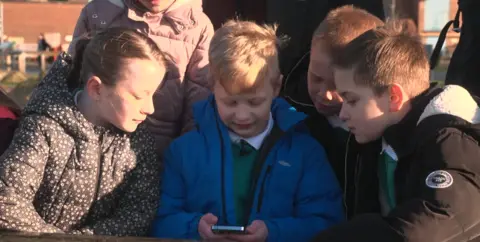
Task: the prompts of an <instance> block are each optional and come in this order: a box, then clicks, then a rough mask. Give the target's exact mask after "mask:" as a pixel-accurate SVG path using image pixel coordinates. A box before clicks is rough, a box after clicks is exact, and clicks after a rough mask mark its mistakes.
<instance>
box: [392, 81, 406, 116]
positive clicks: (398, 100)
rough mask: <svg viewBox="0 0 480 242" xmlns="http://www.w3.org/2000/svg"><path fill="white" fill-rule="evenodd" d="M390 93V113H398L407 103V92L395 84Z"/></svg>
mask: <svg viewBox="0 0 480 242" xmlns="http://www.w3.org/2000/svg"><path fill="white" fill-rule="evenodd" d="M389 93H390V112H398V111H400V109H402V107H403V104H404V103H405V98H406V96H405V92H404V91H403V88H402V87H401V86H400V85H398V84H393V85H392V86H391V87H390V90H389Z"/></svg>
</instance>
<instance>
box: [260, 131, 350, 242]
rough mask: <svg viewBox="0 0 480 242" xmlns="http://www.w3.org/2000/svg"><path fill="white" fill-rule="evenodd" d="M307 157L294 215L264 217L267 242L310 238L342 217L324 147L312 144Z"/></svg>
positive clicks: (337, 189) (340, 203) (336, 187)
mask: <svg viewBox="0 0 480 242" xmlns="http://www.w3.org/2000/svg"><path fill="white" fill-rule="evenodd" d="M311 142H315V141H313V139H312V141H311ZM306 157H308V160H307V162H306V165H305V166H304V168H303V176H302V179H301V181H300V184H299V185H298V191H297V193H296V198H295V202H294V206H295V208H294V216H293V217H290V218H279V219H269V220H266V221H265V224H266V225H267V228H268V231H269V232H268V240H267V241H268V242H289V241H309V240H310V239H311V238H313V236H315V234H317V233H318V232H320V231H323V230H325V229H327V228H329V227H331V226H333V225H335V224H337V223H340V222H342V221H343V220H344V219H345V215H344V212H343V205H342V191H341V189H340V186H339V185H338V182H337V180H336V177H335V175H334V173H333V171H332V168H331V167H330V164H329V163H328V161H327V157H326V155H325V152H324V150H323V148H322V147H321V146H320V145H319V144H317V143H315V146H314V147H313V148H312V149H311V150H310V152H309V153H307V154H306Z"/></svg>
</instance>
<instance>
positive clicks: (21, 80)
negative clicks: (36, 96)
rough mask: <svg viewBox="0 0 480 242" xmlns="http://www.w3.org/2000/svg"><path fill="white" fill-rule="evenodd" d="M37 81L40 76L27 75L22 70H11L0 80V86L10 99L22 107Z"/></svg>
mask: <svg viewBox="0 0 480 242" xmlns="http://www.w3.org/2000/svg"><path fill="white" fill-rule="evenodd" d="M39 81H40V77H39V76H38V75H27V74H25V73H22V72H18V71H12V72H9V73H7V74H6V75H5V76H4V77H3V78H2V80H0V88H1V89H2V90H3V91H4V92H5V93H6V94H7V95H8V97H9V98H10V99H11V101H13V102H14V103H16V104H17V105H18V106H20V107H21V108H22V107H24V106H25V104H26V103H27V101H28V99H29V97H30V94H31V93H32V91H33V89H34V88H35V87H36V86H37V84H38V82H39ZM1 101H2V100H0V102H1ZM0 104H1V103H0Z"/></svg>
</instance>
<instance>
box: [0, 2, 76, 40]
mask: <svg viewBox="0 0 480 242" xmlns="http://www.w3.org/2000/svg"><path fill="white" fill-rule="evenodd" d="M83 6H84V4H81V3H77V4H73V3H48V2H47V3H33V2H5V3H4V4H3V7H4V9H3V14H4V16H3V22H4V32H5V35H7V36H22V37H24V38H25V42H28V43H36V42H37V39H38V36H39V34H40V33H42V32H59V33H61V35H62V40H63V39H64V37H65V35H69V34H72V33H73V30H74V28H75V24H76V22H77V18H78V16H79V15H80V11H81V10H82V8H83Z"/></svg>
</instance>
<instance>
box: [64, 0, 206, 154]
mask: <svg viewBox="0 0 480 242" xmlns="http://www.w3.org/2000/svg"><path fill="white" fill-rule="evenodd" d="M114 26H123V27H131V28H134V29H137V30H138V31H140V32H143V33H146V34H148V35H149V36H150V38H152V39H153V40H154V41H155V42H156V43H157V44H158V46H159V47H160V49H161V50H162V51H163V52H165V53H167V54H169V55H170V56H171V58H172V62H173V63H172V66H171V68H170V70H169V73H168V74H167V76H166V80H165V81H164V82H163V84H162V86H161V87H159V89H158V90H157V92H156V94H155V96H154V105H155V113H154V114H153V115H152V116H151V117H149V119H148V120H147V122H148V124H149V128H150V131H151V132H152V133H153V135H154V136H155V138H156V142H157V151H158V152H159V153H160V154H161V153H162V152H163V150H164V149H165V148H166V147H167V146H168V144H169V143H170V141H171V140H172V139H174V138H176V137H178V136H179V135H180V134H182V133H184V132H186V131H189V130H190V129H192V128H193V127H194V125H193V119H192V110H191V106H192V104H193V103H194V102H196V101H199V100H202V99H204V98H206V97H208V96H209V94H210V88H209V83H208V81H207V78H206V77H207V68H206V67H207V65H208V56H207V53H208V47H209V44H210V39H211V37H212V36H213V26H212V23H211V22H210V19H209V18H208V17H207V16H206V15H205V14H204V13H203V10H202V3H201V0H94V1H91V2H90V3H88V4H87V5H86V6H85V7H84V8H83V10H82V12H81V14H80V18H79V19H78V22H77V25H76V27H75V32H74V34H73V38H74V40H73V43H72V44H71V46H70V49H69V52H70V53H71V54H74V53H73V50H74V49H75V47H74V45H75V40H76V39H78V38H80V37H82V36H83V35H85V34H87V33H90V34H94V33H95V32H98V31H101V30H103V29H106V28H108V27H114ZM159 78H161V77H159Z"/></svg>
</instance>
